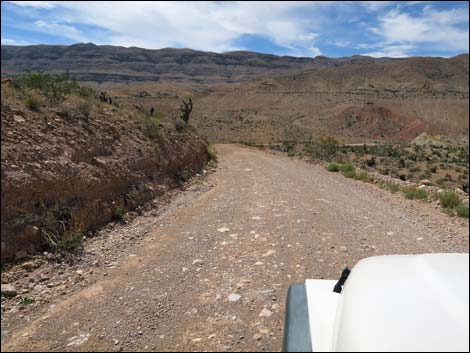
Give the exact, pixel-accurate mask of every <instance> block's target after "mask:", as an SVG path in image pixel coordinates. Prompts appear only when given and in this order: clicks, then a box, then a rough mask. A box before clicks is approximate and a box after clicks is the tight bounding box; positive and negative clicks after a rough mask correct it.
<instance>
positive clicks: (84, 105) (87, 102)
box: [76, 99, 93, 118]
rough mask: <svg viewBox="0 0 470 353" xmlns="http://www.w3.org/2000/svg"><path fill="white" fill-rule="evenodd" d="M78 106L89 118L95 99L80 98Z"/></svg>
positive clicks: (79, 110)
mask: <svg viewBox="0 0 470 353" xmlns="http://www.w3.org/2000/svg"><path fill="white" fill-rule="evenodd" d="M76 108H77V111H78V112H79V113H81V114H83V116H84V117H86V118H89V117H90V115H91V112H92V111H93V101H92V100H91V99H84V100H80V101H79V102H78V103H77V107H76Z"/></svg>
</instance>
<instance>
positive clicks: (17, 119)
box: [13, 115, 26, 123]
mask: <svg viewBox="0 0 470 353" xmlns="http://www.w3.org/2000/svg"><path fill="white" fill-rule="evenodd" d="M13 120H14V121H15V122H16V123H24V122H25V121H26V120H24V118H23V117H22V116H21V115H13Z"/></svg>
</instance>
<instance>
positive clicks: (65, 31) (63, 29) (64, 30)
mask: <svg viewBox="0 0 470 353" xmlns="http://www.w3.org/2000/svg"><path fill="white" fill-rule="evenodd" d="M34 26H35V27H36V29H37V30H38V31H40V32H46V33H51V32H52V33H60V34H61V35H62V36H66V37H68V38H70V39H73V40H76V41H78V42H85V41H86V37H85V36H84V35H83V34H82V33H81V31H80V30H79V29H78V28H76V27H74V26H71V25H67V24H60V23H56V22H46V21H42V20H39V21H36V22H34Z"/></svg>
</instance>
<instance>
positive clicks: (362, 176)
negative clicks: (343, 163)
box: [354, 171, 370, 182]
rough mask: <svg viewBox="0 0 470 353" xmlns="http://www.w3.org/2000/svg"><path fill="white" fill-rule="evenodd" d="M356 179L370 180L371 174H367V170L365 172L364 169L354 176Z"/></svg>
mask: <svg viewBox="0 0 470 353" xmlns="http://www.w3.org/2000/svg"><path fill="white" fill-rule="evenodd" d="M354 179H356V180H360V181H364V182H368V181H370V177H369V174H367V172H364V171H362V172H359V173H356V175H355V176H354Z"/></svg>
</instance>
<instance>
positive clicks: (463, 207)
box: [455, 202, 468, 218]
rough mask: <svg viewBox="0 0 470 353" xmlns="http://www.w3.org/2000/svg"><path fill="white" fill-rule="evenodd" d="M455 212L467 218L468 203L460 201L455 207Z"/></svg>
mask: <svg viewBox="0 0 470 353" xmlns="http://www.w3.org/2000/svg"><path fill="white" fill-rule="evenodd" d="M455 212H457V215H458V216H459V217H463V218H468V205H466V204H464V203H463V202H461V203H460V204H458V205H457V207H456V208H455Z"/></svg>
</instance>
